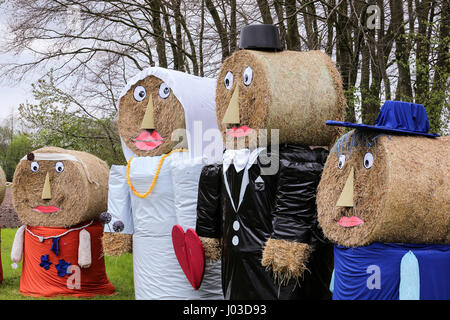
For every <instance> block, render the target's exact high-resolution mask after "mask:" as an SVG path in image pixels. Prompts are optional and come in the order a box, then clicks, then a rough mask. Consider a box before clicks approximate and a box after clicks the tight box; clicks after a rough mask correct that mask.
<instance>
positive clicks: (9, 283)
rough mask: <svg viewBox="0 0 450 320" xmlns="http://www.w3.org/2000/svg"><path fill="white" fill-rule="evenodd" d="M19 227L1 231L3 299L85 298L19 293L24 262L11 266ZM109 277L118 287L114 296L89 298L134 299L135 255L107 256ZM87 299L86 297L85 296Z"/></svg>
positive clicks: (1, 285) (1, 289)
mask: <svg viewBox="0 0 450 320" xmlns="http://www.w3.org/2000/svg"><path fill="white" fill-rule="evenodd" d="M16 230H17V229H2V230H1V231H2V232H1V249H2V250H1V253H2V265H3V283H2V284H0V301H1V300H36V299H57V300H58V299H59V300H60V299H72V300H74V299H75V300H76V299H83V298H73V297H57V298H32V297H25V296H23V295H22V294H20V293H19V283H20V273H21V270H22V264H21V263H20V264H19V267H18V268H17V269H15V270H14V269H13V268H11V258H10V253H11V246H12V243H13V240H14V235H15V233H16ZM105 263H106V271H107V273H108V278H109V280H110V281H111V283H112V284H113V285H114V287H115V289H116V294H115V295H113V296H97V297H93V298H87V299H89V300H134V284H133V257H132V255H131V254H124V255H122V256H120V257H105ZM84 299H86V298H84Z"/></svg>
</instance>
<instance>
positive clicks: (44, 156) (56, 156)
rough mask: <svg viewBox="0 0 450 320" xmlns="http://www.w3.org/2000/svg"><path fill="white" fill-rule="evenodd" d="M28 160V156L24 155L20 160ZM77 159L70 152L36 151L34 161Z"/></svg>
mask: <svg viewBox="0 0 450 320" xmlns="http://www.w3.org/2000/svg"><path fill="white" fill-rule="evenodd" d="M23 160H28V159H27V156H25V157H23V158H22V159H21V160H20V161H23ZM64 160H67V161H77V162H79V161H80V160H78V159H77V158H76V157H75V156H73V155H71V154H68V153H35V154H34V160H33V161H64Z"/></svg>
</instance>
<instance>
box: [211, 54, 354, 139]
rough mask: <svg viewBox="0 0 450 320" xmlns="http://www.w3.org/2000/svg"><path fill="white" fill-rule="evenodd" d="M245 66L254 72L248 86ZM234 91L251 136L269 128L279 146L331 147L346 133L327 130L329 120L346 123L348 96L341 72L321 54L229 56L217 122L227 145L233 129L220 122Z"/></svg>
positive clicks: (219, 86) (218, 97)
mask: <svg viewBox="0 0 450 320" xmlns="http://www.w3.org/2000/svg"><path fill="white" fill-rule="evenodd" d="M247 67H250V68H251V69H252V72H253V78H252V80H251V83H250V84H249V85H247V84H245V83H244V77H245V70H246V69H247ZM229 73H231V74H232V75H233V76H232V78H233V81H232V84H231V85H230V86H229V87H228V88H227V87H226V85H225V82H224V81H227V78H226V77H227V75H228V76H229ZM229 77H230V76H229ZM229 80H230V78H228V81H229ZM236 86H239V97H238V101H239V120H240V123H239V124H240V125H246V126H248V127H250V128H251V129H253V131H258V130H257V129H267V130H268V131H267V132H268V136H269V137H268V138H270V131H269V130H271V129H279V130H280V131H279V141H280V143H294V144H300V145H315V146H328V145H331V144H332V143H334V142H335V141H336V139H337V138H338V137H339V136H340V135H342V134H343V132H344V131H343V130H344V129H343V128H339V127H330V126H326V125H325V121H326V120H328V119H340V120H342V121H343V120H344V111H345V97H344V91H343V87H342V80H341V77H340V75H339V72H338V71H337V69H336V67H335V65H334V63H333V62H332V61H331V59H330V57H329V56H328V55H326V54H325V53H323V52H321V51H309V52H296V51H282V52H265V51H256V50H240V51H237V52H235V53H234V54H233V55H232V56H230V57H228V58H227V59H226V60H225V61H224V63H223V66H222V68H221V71H220V75H219V78H218V82H217V90H216V108H217V121H218V125H219V128H220V130H221V132H222V136H223V138H224V141H226V139H227V137H226V134H225V133H226V130H227V128H229V127H231V126H230V125H227V124H224V123H222V121H223V119H224V116H225V114H226V111H227V109H228V106H229V104H230V101H231V99H232V96H233V93H234V92H235V90H236ZM246 144H247V146H248V143H246ZM227 147H229V146H228V145H227Z"/></svg>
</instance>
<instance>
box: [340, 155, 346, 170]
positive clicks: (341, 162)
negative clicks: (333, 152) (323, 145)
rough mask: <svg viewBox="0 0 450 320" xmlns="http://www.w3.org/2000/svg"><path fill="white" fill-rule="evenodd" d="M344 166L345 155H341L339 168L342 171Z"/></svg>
mask: <svg viewBox="0 0 450 320" xmlns="http://www.w3.org/2000/svg"><path fill="white" fill-rule="evenodd" d="M344 165H345V155H343V154H341V155H340V156H339V162H338V168H339V170H342V168H343V167H344Z"/></svg>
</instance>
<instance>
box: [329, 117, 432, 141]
mask: <svg viewBox="0 0 450 320" xmlns="http://www.w3.org/2000/svg"><path fill="white" fill-rule="evenodd" d="M325 123H326V125H327V126H336V127H347V128H355V129H362V130H364V129H365V130H371V131H378V132H389V133H396V134H407V135H416V136H425V137H430V138H436V137H440V135H439V134H437V133H423V132H416V131H409V130H402V129H393V128H389V127H383V126H369V125H367V124H362V123H353V122H342V121H333V120H327V121H326V122H325Z"/></svg>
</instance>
